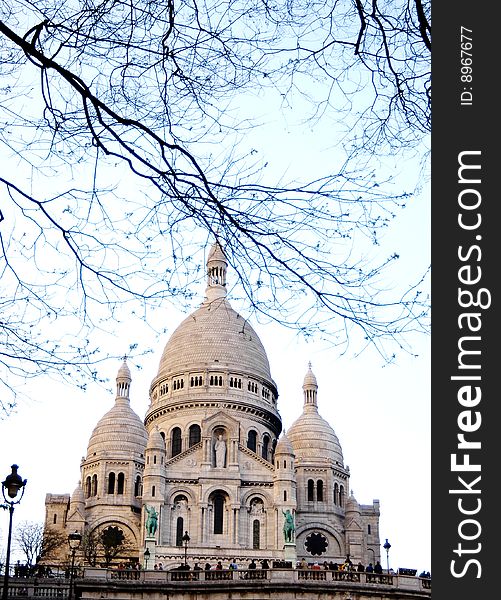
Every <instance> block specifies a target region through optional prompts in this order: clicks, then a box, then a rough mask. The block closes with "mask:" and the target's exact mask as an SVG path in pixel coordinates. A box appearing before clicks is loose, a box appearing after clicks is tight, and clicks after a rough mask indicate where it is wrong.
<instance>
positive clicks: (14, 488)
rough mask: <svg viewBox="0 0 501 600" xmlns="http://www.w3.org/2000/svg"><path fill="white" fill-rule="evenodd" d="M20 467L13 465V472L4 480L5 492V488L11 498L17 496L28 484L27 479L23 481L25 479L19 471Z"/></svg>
mask: <svg viewBox="0 0 501 600" xmlns="http://www.w3.org/2000/svg"><path fill="white" fill-rule="evenodd" d="M18 468H19V467H18V466H17V465H12V466H11V469H12V473H10V475H7V477H6V478H5V481H2V487H3V492H4V494H5V490H7V495H8V496H9V498H15V497H16V496H17V494H18V492H19V490H20V489H23V488H24V486H25V485H26V481H27V480H26V479H25V480H24V481H23V479H22V478H21V476H20V475H19V474H18V472H17V470H18Z"/></svg>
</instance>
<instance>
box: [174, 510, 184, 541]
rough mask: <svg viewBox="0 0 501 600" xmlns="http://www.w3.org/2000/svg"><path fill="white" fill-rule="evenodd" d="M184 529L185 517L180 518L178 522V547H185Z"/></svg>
mask: <svg viewBox="0 0 501 600" xmlns="http://www.w3.org/2000/svg"><path fill="white" fill-rule="evenodd" d="M183 529H184V519H183V517H178V518H177V521H176V546H182V545H183Z"/></svg>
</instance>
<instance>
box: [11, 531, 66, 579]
mask: <svg viewBox="0 0 501 600" xmlns="http://www.w3.org/2000/svg"><path fill="white" fill-rule="evenodd" d="M14 536H15V540H16V542H17V544H18V547H19V549H20V551H21V552H22V553H23V554H24V556H25V557H26V565H27V567H28V568H31V567H32V566H33V565H35V564H36V563H37V562H38V561H39V560H40V559H47V558H48V559H50V558H51V557H52V556H53V555H54V554H55V553H57V550H59V549H60V548H61V547H62V546H64V545H65V544H66V543H67V538H66V536H65V535H64V534H63V533H62V532H60V531H57V530H56V529H53V528H51V527H45V528H44V526H43V525H42V524H41V523H33V522H31V521H23V522H21V523H20V524H19V525H18V526H17V527H16V531H15V534H14Z"/></svg>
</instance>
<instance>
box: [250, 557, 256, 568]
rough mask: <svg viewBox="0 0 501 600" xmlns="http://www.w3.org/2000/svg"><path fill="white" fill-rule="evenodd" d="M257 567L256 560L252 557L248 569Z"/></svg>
mask: <svg viewBox="0 0 501 600" xmlns="http://www.w3.org/2000/svg"><path fill="white" fill-rule="evenodd" d="M256 567H257V565H256V561H255V560H254V559H252V560H251V561H250V563H249V567H248V568H249V569H255V568H256Z"/></svg>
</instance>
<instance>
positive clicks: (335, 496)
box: [334, 483, 339, 506]
mask: <svg viewBox="0 0 501 600" xmlns="http://www.w3.org/2000/svg"><path fill="white" fill-rule="evenodd" d="M334 504H335V505H336V506H337V505H338V504H339V486H338V484H337V483H335V484H334Z"/></svg>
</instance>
